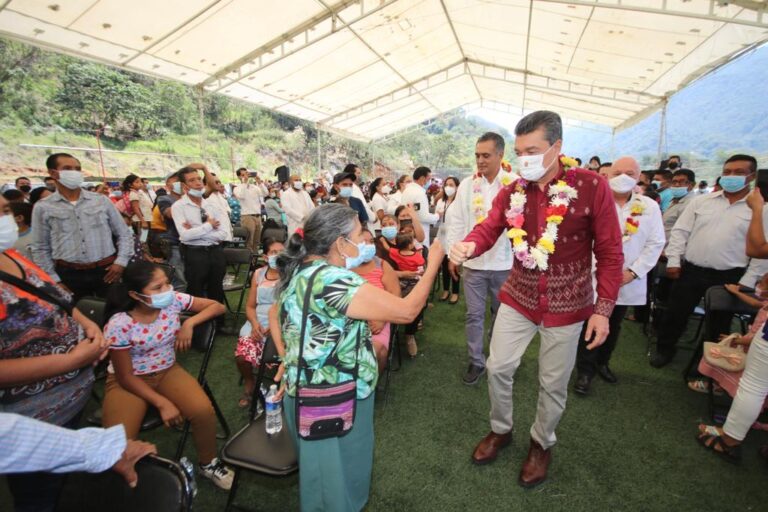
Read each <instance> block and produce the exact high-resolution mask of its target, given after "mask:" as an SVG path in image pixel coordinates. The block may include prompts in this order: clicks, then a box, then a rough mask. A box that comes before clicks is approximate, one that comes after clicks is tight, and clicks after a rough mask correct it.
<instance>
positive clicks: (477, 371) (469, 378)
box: [462, 364, 485, 386]
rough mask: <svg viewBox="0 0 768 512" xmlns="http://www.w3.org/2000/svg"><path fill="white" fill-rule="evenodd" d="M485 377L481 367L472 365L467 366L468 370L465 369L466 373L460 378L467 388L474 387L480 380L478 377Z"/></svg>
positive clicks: (483, 369)
mask: <svg viewBox="0 0 768 512" xmlns="http://www.w3.org/2000/svg"><path fill="white" fill-rule="evenodd" d="M483 375H485V368H484V367H482V366H475V365H473V364H470V365H469V368H467V373H465V374H464V377H462V380H463V381H464V384H466V385H467V386H474V385H475V384H477V383H478V381H479V380H480V377H482V376H483Z"/></svg>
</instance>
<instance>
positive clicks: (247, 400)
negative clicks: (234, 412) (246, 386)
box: [237, 392, 251, 409]
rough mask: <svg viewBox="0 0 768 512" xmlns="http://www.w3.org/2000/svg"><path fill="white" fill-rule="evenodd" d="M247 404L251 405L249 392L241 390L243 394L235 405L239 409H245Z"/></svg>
mask: <svg viewBox="0 0 768 512" xmlns="http://www.w3.org/2000/svg"><path fill="white" fill-rule="evenodd" d="M249 405H251V394H250V393H247V392H243V394H242V395H241V396H240V400H238V401H237V406H238V407H239V408H240V409H245V408H246V407H248V406H249Z"/></svg>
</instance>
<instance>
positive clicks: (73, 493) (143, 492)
mask: <svg viewBox="0 0 768 512" xmlns="http://www.w3.org/2000/svg"><path fill="white" fill-rule="evenodd" d="M136 473H137V474H138V476H139V482H138V485H137V486H136V488H135V489H131V488H130V487H129V486H128V484H127V483H126V482H125V480H124V479H123V477H122V476H120V475H118V474H117V473H115V472H114V471H105V472H103V473H96V474H91V473H74V474H72V475H69V477H68V478H67V481H66V483H65V484H64V488H63V489H62V491H61V494H60V495H59V501H58V503H57V505H56V510H57V511H58V512H83V511H86V510H109V511H110V512H135V511H136V510H140V511H142V512H172V511H178V512H190V511H191V510H192V498H193V497H194V494H195V491H194V489H195V483H194V479H193V476H192V475H190V474H188V473H187V472H186V471H185V470H184V468H183V467H182V466H181V464H179V463H177V462H175V461H172V460H169V459H164V458H162V457H157V456H154V455H150V456H147V457H145V458H143V459H142V460H140V461H139V462H138V463H137V464H136Z"/></svg>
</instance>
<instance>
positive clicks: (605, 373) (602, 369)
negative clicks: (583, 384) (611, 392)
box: [597, 364, 619, 384]
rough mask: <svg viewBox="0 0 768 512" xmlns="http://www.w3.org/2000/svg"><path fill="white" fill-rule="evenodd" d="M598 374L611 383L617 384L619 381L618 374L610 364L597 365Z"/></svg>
mask: <svg viewBox="0 0 768 512" xmlns="http://www.w3.org/2000/svg"><path fill="white" fill-rule="evenodd" d="M597 374H598V375H599V376H600V378H601V379H603V380H604V381H605V382H608V383H609V384H616V383H617V382H619V379H617V378H616V375H614V373H613V372H612V371H611V369H610V368H608V365H607V364H606V365H603V366H598V367H597Z"/></svg>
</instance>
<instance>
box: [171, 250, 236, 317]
mask: <svg viewBox="0 0 768 512" xmlns="http://www.w3.org/2000/svg"><path fill="white" fill-rule="evenodd" d="M182 255H183V256H184V277H185V278H186V279H187V293H188V294H190V295H193V296H195V297H207V298H209V299H212V300H215V301H217V302H222V303H223V302H224V274H226V271H227V265H226V262H225V261H224V249H223V248H222V246H221V245H220V244H219V245H207V246H196V245H182Z"/></svg>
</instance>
